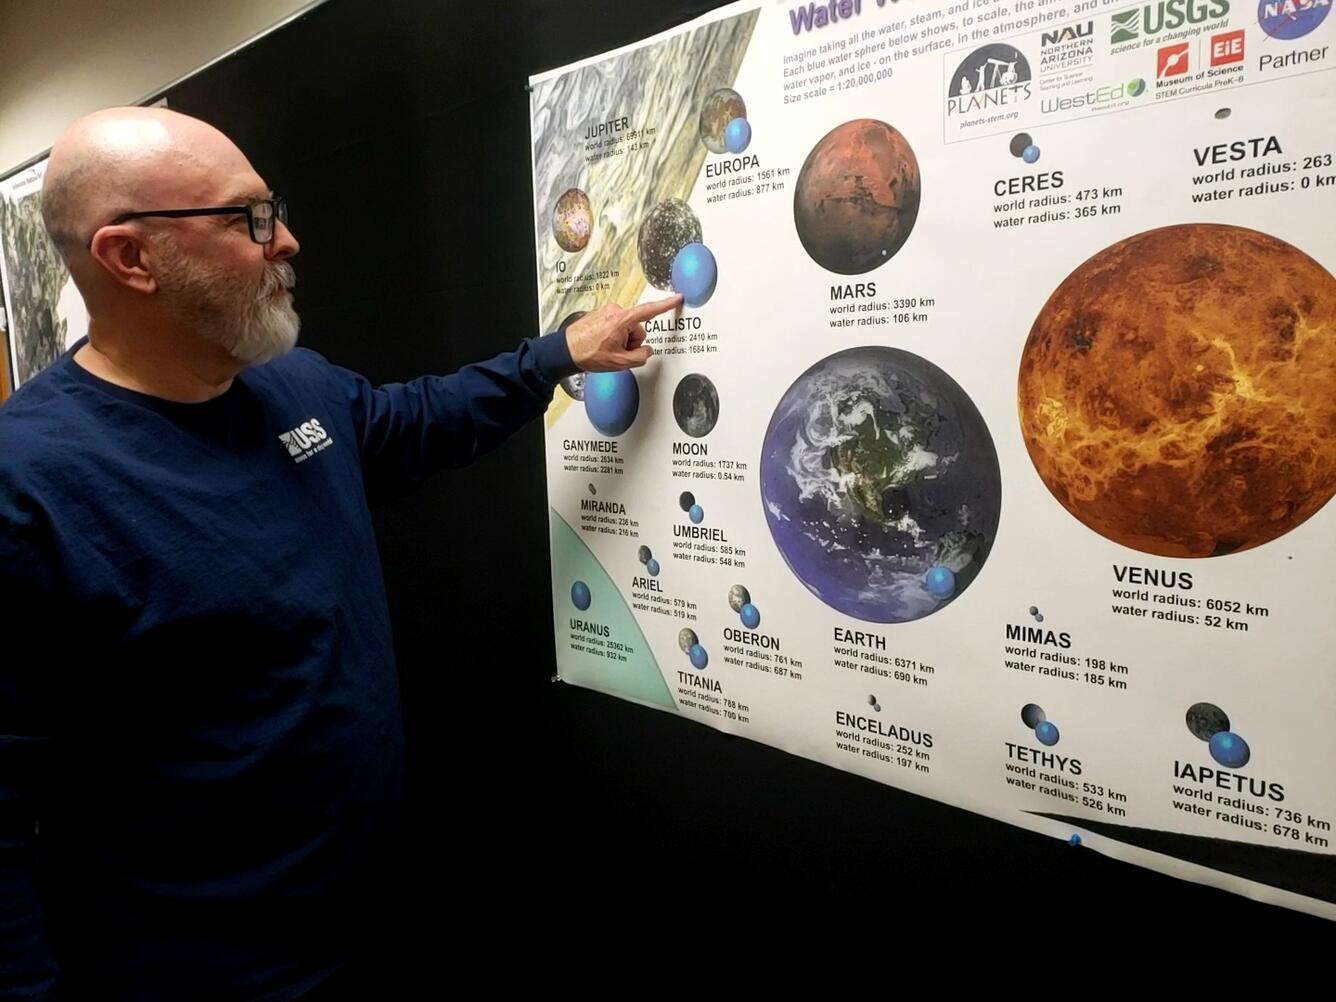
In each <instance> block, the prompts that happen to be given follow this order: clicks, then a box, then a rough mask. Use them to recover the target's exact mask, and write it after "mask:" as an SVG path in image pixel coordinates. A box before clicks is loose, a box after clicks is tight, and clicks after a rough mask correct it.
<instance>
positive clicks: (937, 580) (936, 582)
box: [923, 564, 956, 598]
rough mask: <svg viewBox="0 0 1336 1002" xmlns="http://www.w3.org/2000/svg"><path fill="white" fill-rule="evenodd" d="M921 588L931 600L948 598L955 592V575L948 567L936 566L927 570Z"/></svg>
mask: <svg viewBox="0 0 1336 1002" xmlns="http://www.w3.org/2000/svg"><path fill="white" fill-rule="evenodd" d="M923 586H924V587H925V588H927V589H928V594H929V595H931V596H932V597H933V598H950V597H951V596H952V595H953V594H954V593H955V590H956V575H955V573H954V572H953V571H952V570H951V568H950V567H943V566H942V565H941V564H936V565H934V566H933V567H930V568H928V573H927V575H926V576H925V577H924V578H923Z"/></svg>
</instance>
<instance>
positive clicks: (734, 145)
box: [724, 118, 751, 153]
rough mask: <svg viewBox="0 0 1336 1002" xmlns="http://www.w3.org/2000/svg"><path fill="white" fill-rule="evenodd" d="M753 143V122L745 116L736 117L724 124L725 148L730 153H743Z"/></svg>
mask: <svg viewBox="0 0 1336 1002" xmlns="http://www.w3.org/2000/svg"><path fill="white" fill-rule="evenodd" d="M750 145H751V123H750V122H748V121H747V120H746V119H745V118H735V119H733V121H731V122H729V123H728V124H727V125H725V126H724V149H726V150H728V152H729V153H741V152H742V151H743V150H745V149H746V148H747V147H748V146H750Z"/></svg>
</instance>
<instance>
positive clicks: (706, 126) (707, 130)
mask: <svg viewBox="0 0 1336 1002" xmlns="http://www.w3.org/2000/svg"><path fill="white" fill-rule="evenodd" d="M746 117H747V103H746V102H745V101H743V100H742V95H741V94H739V93H738V92H737V91H735V90H730V89H729V88H727V87H720V88H719V89H718V90H717V91H715V92H714V93H713V94H711V95H710V96H709V97H707V98H706V99H705V103H704V104H703V105H701V108H700V141H701V142H702V143H704V144H705V148H706V149H708V150H709V151H710V152H711V153H726V152H728V146H727V145H726V144H725V143H724V129H725V127H727V125H728V123H729V122H731V121H733V119H735V118H746Z"/></svg>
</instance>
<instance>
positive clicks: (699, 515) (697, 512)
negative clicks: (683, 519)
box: [687, 504, 705, 525]
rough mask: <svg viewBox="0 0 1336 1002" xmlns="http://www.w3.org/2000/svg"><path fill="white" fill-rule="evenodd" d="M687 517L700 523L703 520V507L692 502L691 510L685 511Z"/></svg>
mask: <svg viewBox="0 0 1336 1002" xmlns="http://www.w3.org/2000/svg"><path fill="white" fill-rule="evenodd" d="M687 518H689V519H691V521H693V522H695V523H696V524H697V525H700V524H701V523H702V522H704V521H705V509H704V508H702V507H701V506H700V505H698V504H693V505H692V506H691V510H690V511H688V512H687Z"/></svg>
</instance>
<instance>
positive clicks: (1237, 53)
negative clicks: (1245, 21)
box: [1211, 28, 1243, 66]
mask: <svg viewBox="0 0 1336 1002" xmlns="http://www.w3.org/2000/svg"><path fill="white" fill-rule="evenodd" d="M1241 62H1243V29H1242V28H1240V29H1239V30H1238V31H1226V32H1224V33H1223V34H1220V35H1212V36H1211V65H1212V66H1225V65H1227V64H1229V63H1241Z"/></svg>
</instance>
